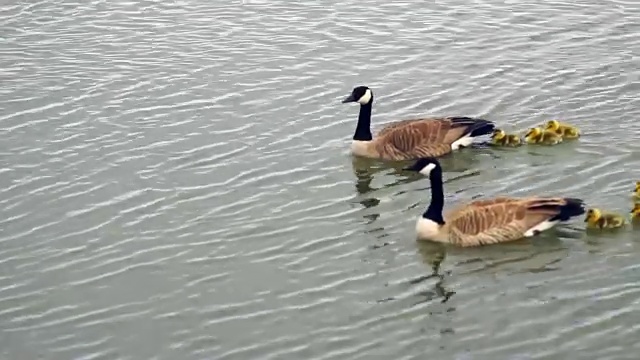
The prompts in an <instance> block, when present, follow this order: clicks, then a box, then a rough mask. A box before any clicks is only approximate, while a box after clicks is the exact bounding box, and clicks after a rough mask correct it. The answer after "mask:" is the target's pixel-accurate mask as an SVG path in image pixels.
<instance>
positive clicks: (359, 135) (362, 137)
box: [353, 99, 373, 141]
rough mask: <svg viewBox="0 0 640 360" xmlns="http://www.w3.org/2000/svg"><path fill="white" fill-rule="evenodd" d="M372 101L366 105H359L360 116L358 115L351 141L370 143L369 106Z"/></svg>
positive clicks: (371, 137)
mask: <svg viewBox="0 0 640 360" xmlns="http://www.w3.org/2000/svg"><path fill="white" fill-rule="evenodd" d="M372 104H373V99H371V101H369V103H368V104H364V105H360V114H358V125H357V126H356V132H355V134H353V140H358V141H371V140H372V139H373V136H371V107H372V106H371V105H372Z"/></svg>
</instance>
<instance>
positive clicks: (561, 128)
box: [545, 120, 580, 139]
mask: <svg viewBox="0 0 640 360" xmlns="http://www.w3.org/2000/svg"><path fill="white" fill-rule="evenodd" d="M545 130H549V131H553V132H555V133H556V134H558V135H560V136H562V138H563V139H577V138H579V137H580V130H578V128H577V127H575V126H573V125H569V124H564V123H561V122H559V121H558V120H549V121H548V122H547V124H546V126H545Z"/></svg>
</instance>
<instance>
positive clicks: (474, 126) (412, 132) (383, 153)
mask: <svg viewBox="0 0 640 360" xmlns="http://www.w3.org/2000/svg"><path fill="white" fill-rule="evenodd" d="M342 102H343V103H351V102H356V103H358V104H360V113H359V114H358V124H357V125H356V131H355V133H354V135H353V142H352V144H351V152H352V153H353V154H354V155H356V156H362V157H368V158H377V159H382V160H410V159H417V158H420V157H425V156H433V157H438V156H442V155H445V154H448V153H450V152H452V151H454V150H458V149H460V148H463V147H467V146H470V145H471V144H472V143H473V139H474V138H475V137H478V136H482V135H488V134H490V133H491V132H492V131H493V129H494V127H495V125H494V124H493V122H491V121H488V120H484V119H478V118H472V117H465V116H458V117H429V118H422V119H412V120H402V121H398V122H394V123H392V124H390V125H387V126H385V127H384V128H383V129H382V130H380V131H379V132H378V134H377V135H376V137H375V138H374V137H373V136H372V134H371V109H372V105H373V92H372V91H371V89H369V88H368V87H366V86H358V87H356V88H354V89H353V91H352V92H351V94H350V95H349V96H348V97H347V98H346V99H344V100H343V101H342Z"/></svg>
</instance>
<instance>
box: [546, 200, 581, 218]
mask: <svg viewBox="0 0 640 360" xmlns="http://www.w3.org/2000/svg"><path fill="white" fill-rule="evenodd" d="M564 202H565V204H564V205H562V206H560V213H559V214H558V215H556V216H554V217H553V218H551V219H550V220H551V221H567V220H569V219H571V218H572V217H575V216H580V215H582V214H584V213H585V208H584V201H582V199H576V198H564Z"/></svg>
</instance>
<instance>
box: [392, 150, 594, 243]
mask: <svg viewBox="0 0 640 360" xmlns="http://www.w3.org/2000/svg"><path fill="white" fill-rule="evenodd" d="M405 170H410V171H417V172H419V173H421V174H422V175H425V176H428V177H429V179H430V181H431V203H430V204H429V207H428V208H427V210H426V211H425V212H424V214H422V216H421V217H420V218H418V221H417V223H416V232H417V237H418V240H431V241H436V242H442V243H450V244H453V245H456V246H461V247H469V246H478V245H486V244H495V243H501V242H508V241H514V240H518V239H522V238H526V237H531V236H534V235H537V234H538V233H540V232H542V231H545V230H547V229H550V228H552V227H553V226H555V225H556V224H557V223H559V222H561V221H567V220H569V219H570V218H572V217H574V216H579V215H581V214H584V211H585V210H584V203H583V201H582V200H581V199H574V198H562V197H526V198H510V197H498V198H495V199H487V200H477V201H472V202H470V203H468V204H463V205H460V206H458V207H456V208H455V209H453V210H451V211H449V212H448V213H447V214H446V215H445V216H444V217H443V213H442V210H443V208H444V190H443V185H442V168H441V166H440V163H439V162H438V160H436V159H435V158H425V159H420V160H418V161H416V162H415V163H414V164H413V165H412V166H410V167H408V168H405Z"/></svg>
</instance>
